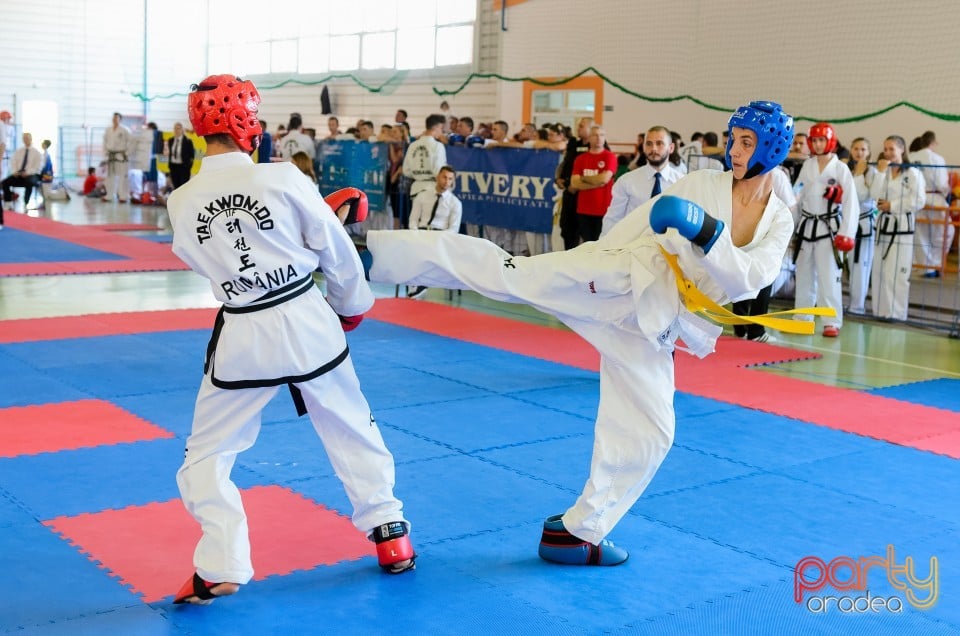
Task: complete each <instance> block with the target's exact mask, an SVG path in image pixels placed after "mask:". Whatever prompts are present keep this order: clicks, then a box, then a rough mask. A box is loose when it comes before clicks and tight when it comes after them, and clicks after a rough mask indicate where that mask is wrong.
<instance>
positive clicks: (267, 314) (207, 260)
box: [167, 152, 403, 583]
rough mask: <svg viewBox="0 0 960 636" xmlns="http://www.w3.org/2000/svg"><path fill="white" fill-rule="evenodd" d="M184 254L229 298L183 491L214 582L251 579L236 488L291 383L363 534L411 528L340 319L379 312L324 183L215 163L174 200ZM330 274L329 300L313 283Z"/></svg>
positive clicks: (279, 166)
mask: <svg viewBox="0 0 960 636" xmlns="http://www.w3.org/2000/svg"><path fill="white" fill-rule="evenodd" d="M167 207H168V209H169V211H170V219H171V222H172V225H173V231H174V240H173V251H174V252H175V253H176V254H177V256H179V257H180V258H181V259H183V260H184V262H186V263H187V264H188V265H190V267H191V268H192V269H193V270H194V271H196V272H197V273H199V274H201V275H202V276H204V277H205V278H207V279H209V280H210V284H211V288H212V289H213V293H214V295H215V296H216V297H217V299H218V300H220V301H222V302H223V307H222V309H221V313H220V315H218V321H217V325H216V327H215V329H214V335H213V336H212V338H211V343H210V346H209V347H208V354H207V355H208V360H207V364H206V367H205V373H204V377H203V381H202V384H201V387H200V392H199V395H198V396H197V403H196V410H195V413H194V420H193V430H192V432H191V434H190V437H189V438H188V440H187V451H186V458H185V459H184V462H183V466H182V467H181V468H180V470H179V471H178V473H177V484H178V485H179V486H180V492H181V494H182V496H183V500H184V504H185V505H186V507H187V510H188V511H189V512H190V513H191V514H192V515H193V516H194V518H195V519H196V520H197V521H198V522H199V523H200V524H201V526H202V529H203V536H202V538H201V539H200V542H199V544H198V545H197V549H196V552H195V555H194V564H195V565H196V567H197V573H198V574H199V575H200V576H201V577H202V578H203V579H205V580H207V581H214V582H222V581H231V582H235V583H246V582H247V581H249V580H250V578H251V577H252V576H253V568H252V565H251V562H250V544H249V539H248V536H247V523H246V515H245V513H244V510H243V506H242V503H241V500H240V493H239V492H238V490H237V488H236V486H235V485H234V484H233V482H232V481H231V480H230V470H231V468H232V467H233V464H234V460H235V459H236V455H237V454H238V453H240V452H242V451H244V450H246V449H248V448H250V447H251V446H252V445H253V443H254V442H255V441H256V439H257V435H258V433H259V431H260V417H261V411H262V409H263V408H264V406H265V405H266V404H267V402H269V401H270V399H271V398H273V397H274V396H275V395H276V394H277V392H278V390H279V389H280V387H281V386H283V385H290V387H291V392H292V393H293V395H294V398H295V402H296V401H297V398H298V397H299V398H300V399H302V402H301V403H300V404H298V410H299V407H300V406H305V407H306V410H307V412H308V413H309V416H310V420H311V422H312V423H313V426H314V429H315V430H316V432H317V434H318V435H319V436H320V439H321V440H322V442H323V445H324V447H325V448H326V450H327V454H328V456H329V458H330V463H331V464H332V465H333V468H334V470H335V471H336V474H337V476H338V477H339V478H340V480H341V481H342V482H343V484H344V487H345V489H346V492H347V496H348V497H349V498H350V502H351V503H352V504H353V517H352V520H353V524H354V525H355V526H356V527H357V529H359V530H361V531H362V532H370V530H371V529H372V528H374V527H376V526H378V525H380V524H383V523H387V522H389V521H402V520H403V516H402V513H401V508H402V504H401V503H400V501H398V500H397V499H396V498H395V497H394V496H393V485H394V463H393V457H392V456H391V454H390V452H389V451H388V450H387V448H386V446H385V445H384V442H383V438H382V437H381V435H380V431H379V429H378V428H377V426H376V425H375V424H374V420H373V416H372V415H371V413H370V407H369V406H368V404H367V401H366V399H365V398H364V396H363V393H361V390H360V384H359V381H358V379H357V376H356V373H355V371H354V368H353V364H352V362H351V360H350V356H349V350H348V349H347V344H346V338H345V336H344V333H343V329H342V327H341V325H340V320H339V318H338V317H337V314H340V315H342V316H356V315H360V314H363V313H364V312H366V311H368V310H369V309H370V307H372V306H373V294H372V293H371V292H370V288H369V286H368V285H367V283H366V281H365V280H364V276H363V266H362V265H361V263H360V258H359V256H358V254H357V250H356V248H355V247H354V245H353V242H352V241H351V239H350V238H349V236H348V235H347V233H346V231H345V230H344V228H343V226H342V225H341V224H340V221H339V220H338V219H337V217H336V215H335V214H334V213H333V211H332V210H331V209H330V207H329V206H328V205H327V204H326V203H325V202H324V200H323V198H322V197H321V196H320V194H319V192H318V191H317V188H316V186H315V185H314V184H313V183H311V182H310V180H309V179H308V178H306V177H305V176H304V175H303V174H301V173H300V171H299V170H298V169H297V167H296V166H294V165H293V164H292V163H286V162H283V163H270V164H267V163H260V164H255V163H253V161H252V160H251V159H250V157H249V156H247V155H245V154H243V153H241V152H232V153H227V154H221V155H215V156H212V157H210V156H208V157H205V158H204V159H203V163H202V164H201V166H200V172H199V174H198V175H197V176H196V177H195V178H193V179H191V180H190V181H189V182H187V183H186V184H185V185H184V186H182V187H180V188H178V189H177V190H175V191H174V192H173V193H172V194H171V195H170V198H169V200H168V202H167ZM317 268H320V269H322V271H323V274H324V276H325V278H326V283H327V297H326V299H324V297H323V294H322V293H321V292H320V290H319V289H318V288H317V286H316V285H315V284H314V282H313V277H312V274H313V272H314V270H316V269H317Z"/></svg>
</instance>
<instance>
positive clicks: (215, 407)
mask: <svg viewBox="0 0 960 636" xmlns="http://www.w3.org/2000/svg"><path fill="white" fill-rule="evenodd" d="M296 386H297V387H298V388H299V389H300V391H301V393H302V395H303V400H304V403H305V404H306V407H307V409H308V414H309V417H310V421H311V422H312V423H313V427H314V429H315V430H316V431H317V434H318V435H319V436H320V440H321V441H322V442H323V446H324V448H325V449H326V451H327V456H328V457H329V459H330V463H331V464H332V466H333V469H334V471H336V474H337V477H339V478H340V481H342V482H343V485H344V488H345V490H346V493H347V496H348V497H349V499H350V503H351V504H352V505H353V517H352V521H353V525H354V526H355V527H356V528H357V529H358V530H360V531H361V532H364V533H367V534H369V533H370V531H371V530H372V529H373V528H375V527H376V526H379V525H381V524H384V523H387V522H390V521H404V519H403V514H402V508H403V505H402V504H401V502H400V501H398V500H397V499H396V498H395V497H394V496H393V485H394V464H393V456H392V455H391V454H390V451H388V450H387V447H386V446H385V445H384V443H383V438H382V437H381V435H380V429H379V428H377V425H376V424H375V423H374V421H373V417H372V416H371V414H370V407H369V405H368V404H367V400H366V398H365V397H364V396H363V393H362V392H361V391H360V382H359V380H358V379H357V375H356V372H355V371H354V368H353V363H352V362H351V360H350V358H349V357H347V359H346V360H344V361H343V362H342V363H341V364H340V365H339V366H337V367H336V368H334V369H333V370H331V371H330V372H328V373H326V374H324V375H321V376H320V377H318V378H315V379H313V380H310V381H309V382H303V383H298V384H297V385H296ZM280 389H283V391H284V393H286V392H287V390H286V386H285V385H283V386H272V387H264V388H252V389H220V388H217V387H215V386H213V384H212V382H211V381H210V376H209V373H208V374H207V375H205V376H204V378H203V382H202V383H201V385H200V392H199V394H198V395H197V403H196V410H195V412H194V419H193V431H192V432H191V434H190V437H189V438H188V439H187V451H186V457H185V459H184V462H183V466H181V467H180V470H179V471H178V472H177V485H178V486H179V487H180V494H181V496H182V498H183V502H184V505H185V506H186V508H187V511H188V512H189V513H190V514H191V515H193V518H194V519H196V520H197V522H198V523H199V524H200V526H201V529H202V531H203V536H202V537H201V538H200V542H199V543H198V544H197V548H196V551H195V552H194V556H193V563H194V566H196V569H197V573H198V574H199V575H200V576H201V577H202V578H203V579H204V580H206V581H211V582H217V583H220V582H225V581H230V582H233V583H241V584H243V583H247V582H248V581H249V580H250V579H251V578H252V577H253V564H252V562H251V560H250V538H249V533H248V529H247V516H246V513H245V512H244V509H243V502H242V501H241V499H240V491H239V490H238V489H237V487H236V485H235V484H234V483H233V481H231V479H230V471H231V469H232V468H233V464H234V462H235V461H236V458H237V455H238V454H239V453H241V452H243V451H245V450H247V449H248V448H250V447H251V446H253V444H254V442H255V441H256V440H257V435H258V434H259V433H260V417H261V412H262V410H263V408H264V407H265V406H266V405H267V403H268V402H269V401H270V400H271V398H273V397H274V396H275V395H276V394H277V392H278V391H279V390H280ZM291 408H293V407H292V405H291ZM289 521H290V523H296V519H290V520H289Z"/></svg>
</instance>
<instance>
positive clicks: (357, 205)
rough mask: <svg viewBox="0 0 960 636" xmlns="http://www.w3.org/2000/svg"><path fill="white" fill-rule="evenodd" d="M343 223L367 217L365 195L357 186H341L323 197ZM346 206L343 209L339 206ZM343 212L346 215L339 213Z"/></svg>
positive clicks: (355, 221)
mask: <svg viewBox="0 0 960 636" xmlns="http://www.w3.org/2000/svg"><path fill="white" fill-rule="evenodd" d="M323 200H324V201H326V202H327V205H329V206H330V207H331V208H333V211H334V212H335V213H336V215H337V216H338V217H340V220H341V221H342V222H343V224H344V225H350V224H351V223H360V222H361V221H363V220H364V219H366V218H367V195H366V193H365V192H364V191H363V190H358V189H357V188H341V189H340V190H337V191H336V192H334V193H332V194H329V195H327V196H325V197H324V198H323ZM344 207H346V209H345V210H341V208H344ZM341 212H344V213H345V214H346V216H344V215H343V214H341Z"/></svg>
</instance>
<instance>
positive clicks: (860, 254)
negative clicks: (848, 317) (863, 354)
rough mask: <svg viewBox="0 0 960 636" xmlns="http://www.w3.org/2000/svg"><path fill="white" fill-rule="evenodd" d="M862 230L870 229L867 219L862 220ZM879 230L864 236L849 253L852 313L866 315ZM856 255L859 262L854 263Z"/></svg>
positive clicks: (850, 309) (849, 306)
mask: <svg viewBox="0 0 960 636" xmlns="http://www.w3.org/2000/svg"><path fill="white" fill-rule="evenodd" d="M860 227H861V229H869V228H870V224H869V223H868V221H867V220H866V219H860ZM876 239H877V230H876V228H874V229H873V232H872V233H871V234H870V236H864V237H862V238H860V239H859V240H858V242H857V246H856V247H854V248H853V251H850V252H847V265H848V266H849V268H850V289H849V291H850V304H849V305H848V310H849V311H850V312H851V313H855V314H862V313H866V302H867V291H868V290H869V289H870V272H871V269H872V268H873V255H874V251H875V250H874V247H875V246H876ZM854 255H856V258H857V260H856V261H854Z"/></svg>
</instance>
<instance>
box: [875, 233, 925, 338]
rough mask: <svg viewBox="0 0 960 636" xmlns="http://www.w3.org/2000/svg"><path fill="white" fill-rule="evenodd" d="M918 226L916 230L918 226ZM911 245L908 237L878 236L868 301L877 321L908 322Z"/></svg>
mask: <svg viewBox="0 0 960 636" xmlns="http://www.w3.org/2000/svg"><path fill="white" fill-rule="evenodd" d="M917 227H918V228H919V225H918V226H917ZM891 243H892V245H891ZM913 244H914V238H913V236H912V235H910V234H892V235H891V234H879V235H878V236H877V251H876V255H875V258H874V263H873V277H872V282H873V293H872V296H871V298H872V299H873V314H874V315H875V316H877V317H879V318H892V319H894V320H906V319H907V312H908V310H909V308H910V272H911V271H912V269H913ZM888 247H889V251H888Z"/></svg>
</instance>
